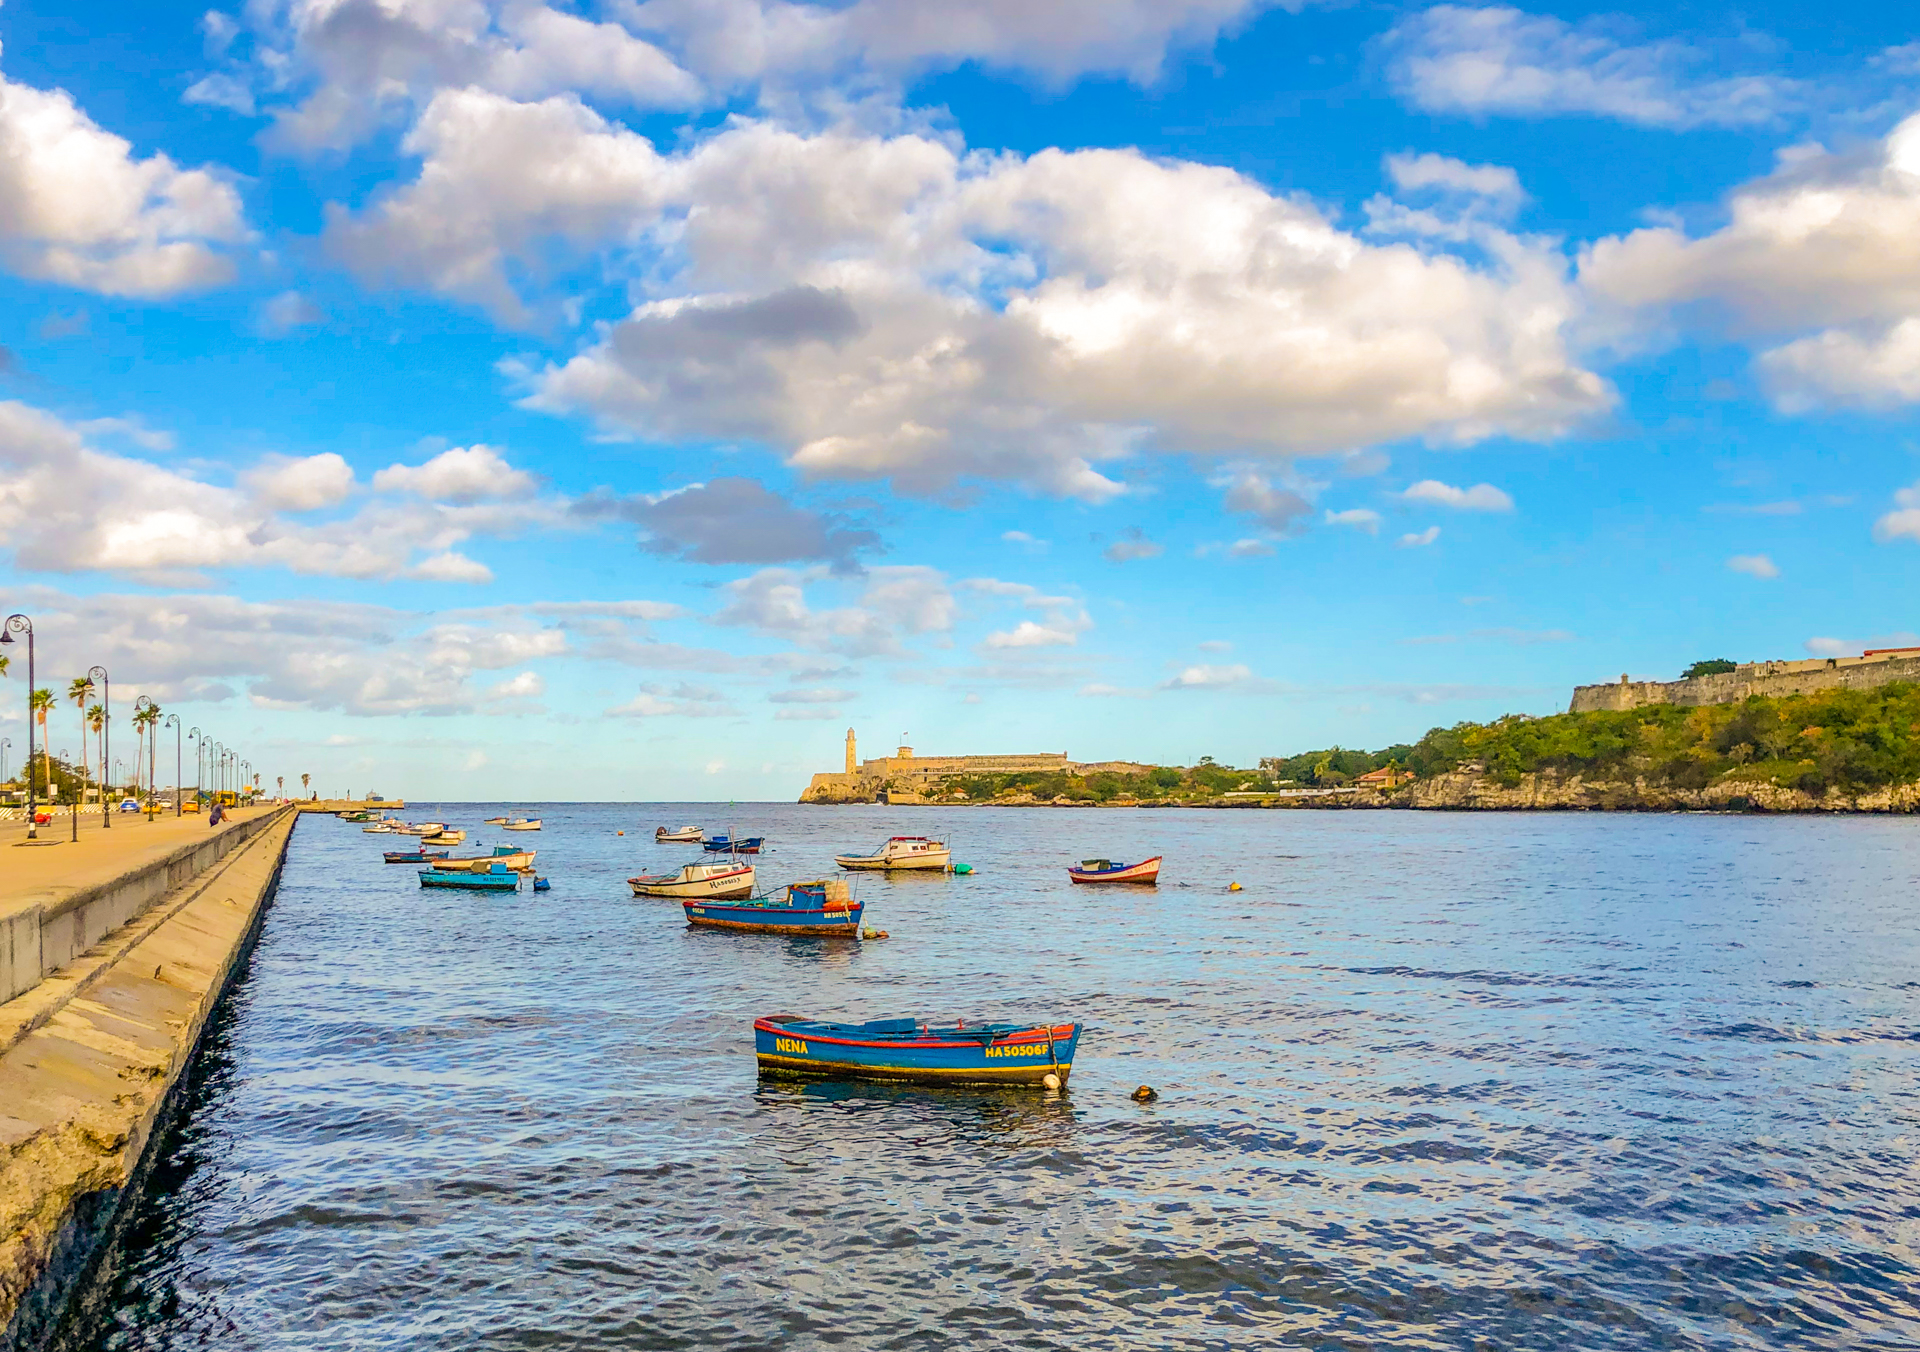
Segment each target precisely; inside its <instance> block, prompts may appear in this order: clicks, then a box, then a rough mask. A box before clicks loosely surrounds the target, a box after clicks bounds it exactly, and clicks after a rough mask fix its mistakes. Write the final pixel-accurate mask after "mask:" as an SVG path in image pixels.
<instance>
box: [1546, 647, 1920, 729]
mask: <svg viewBox="0 0 1920 1352" xmlns="http://www.w3.org/2000/svg"><path fill="white" fill-rule="evenodd" d="M1892 681H1920V655H1916V656H1913V657H1892V658H1866V659H1862V658H1845V657H1842V658H1814V659H1812V660H1810V661H1804V662H1745V663H1742V664H1741V665H1740V666H1738V667H1736V668H1735V669H1734V670H1732V671H1723V672H1720V673H1719V674H1717V675H1713V676H1696V677H1694V678H1693V679H1692V680H1690V681H1622V682H1619V683H1618V684H1612V685H1581V686H1575V687H1574V690H1573V702H1572V704H1570V705H1569V706H1568V712H1569V713H1576V714H1580V713H1594V712H1597V711H1599V710H1605V709H1611V710H1620V709H1639V708H1643V707H1644V706H1646V705H1649V704H1678V705H1681V706H1684V707H1688V708H1694V707H1698V706H1700V705H1704V704H1734V703H1738V702H1739V701H1740V700H1743V699H1746V698H1747V697H1748V696H1751V695H1766V696H1779V695H1811V694H1813V693H1815V692H1816V691H1820V690H1870V689H1872V688H1873V687H1875V686H1881V685H1886V684H1888V683H1889V682H1892Z"/></svg>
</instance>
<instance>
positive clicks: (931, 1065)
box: [753, 1014, 1080, 1085]
mask: <svg viewBox="0 0 1920 1352" xmlns="http://www.w3.org/2000/svg"><path fill="white" fill-rule="evenodd" d="M1079 1042H1080V1025H1079V1024H1077V1023H1057V1024H1018V1023H981V1024H974V1025H973V1026H971V1027H969V1026H967V1025H966V1024H954V1025H953V1026H952V1027H947V1028H933V1027H929V1026H927V1025H926V1024H923V1023H920V1022H918V1021H917V1020H914V1019H874V1020H871V1021H869V1022H867V1023H824V1022H816V1021H814V1020H811V1019H803V1018H801V1017H800V1016H799V1015H797V1014H770V1015H768V1016H767V1017H766V1018H764V1019H755V1020H754V1021H753V1050H754V1054H755V1055H756V1056H757V1057H758V1058H759V1060H760V1069H761V1070H763V1071H771V1072H776V1073H780V1074H789V1075H827V1076H835V1077H839V1078H853V1079H862V1080H917V1081H919V1082H921V1083H925V1084H1040V1083H1042V1081H1043V1080H1044V1079H1045V1077H1046V1076H1048V1075H1054V1076H1058V1077H1059V1082H1060V1084H1062V1085H1064V1084H1066V1082H1067V1075H1068V1074H1069V1073H1070V1072H1071V1071H1072V1069H1073V1053H1074V1048H1075V1047H1076V1046H1078V1045H1079Z"/></svg>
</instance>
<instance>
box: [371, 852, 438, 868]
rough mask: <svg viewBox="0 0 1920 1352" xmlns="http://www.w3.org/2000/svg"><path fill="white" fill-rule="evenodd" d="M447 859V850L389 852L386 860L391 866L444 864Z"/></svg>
mask: <svg viewBox="0 0 1920 1352" xmlns="http://www.w3.org/2000/svg"><path fill="white" fill-rule="evenodd" d="M446 857H447V852H446V851H445V850H439V851H433V850H388V851H387V853H386V860H387V862H388V863H389V864H437V865H438V864H443V862H444V861H445V859H446Z"/></svg>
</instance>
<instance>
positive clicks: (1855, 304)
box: [1580, 115, 1920, 411]
mask: <svg viewBox="0 0 1920 1352" xmlns="http://www.w3.org/2000/svg"><path fill="white" fill-rule="evenodd" d="M1727 216H1728V219H1727V222H1726V224H1725V225H1723V226H1722V227H1720V228H1719V229H1718V230H1715V231H1712V232H1710V233H1708V234H1705V235H1702V236H1700V237H1698V238H1691V237H1689V236H1688V235H1687V234H1686V233H1684V232H1683V231H1681V230H1679V229H1677V228H1675V227H1671V226H1656V227H1649V228H1647V229H1643V230H1635V231H1633V232H1631V233H1630V234H1627V235H1624V236H1615V237H1610V238H1607V239H1602V240H1599V241H1597V242H1595V243H1594V244H1593V245H1591V246H1590V247H1589V248H1587V249H1586V250H1585V251H1584V252H1583V255H1582V258H1581V263H1580V276H1581V280H1582V282H1583V283H1584V284H1585V286H1586V287H1587V289H1588V290H1589V291H1590V292H1591V293H1592V294H1593V295H1594V296H1595V297H1596V298H1598V299H1600V300H1601V301H1604V302H1607V303H1609V304H1611V305H1613V306H1616V307H1619V308H1620V309H1622V310H1623V311H1626V312H1628V313H1629V314H1634V315H1638V314H1640V313H1641V312H1652V313H1654V314H1656V315H1657V314H1659V313H1662V312H1666V311H1676V312H1677V313H1678V314H1679V316H1680V317H1681V318H1682V319H1684V320H1692V321H1695V322H1699V323H1702V324H1704V325H1706V326H1707V327H1708V328H1710V329H1711V330H1714V331H1724V332H1728V333H1731V334H1732V335H1734V336H1736V337H1740V338H1745V339H1749V340H1759V341H1761V342H1769V341H1777V340H1782V339H1784V340H1786V341H1783V342H1780V343H1779V345H1778V346H1775V347H1773V348H1771V349H1770V350H1767V351H1764V352H1763V353H1762V355H1761V357H1760V360H1759V366H1760V373H1761V376H1762V378H1763V379H1764V380H1765V382H1766V383H1767V385H1768V386H1769V388H1770V390H1771V392H1772V394H1773V397H1774V399H1775V401H1776V402H1777V403H1779V404H1780V405H1781V406H1782V407H1784V408H1787V409H1789V410H1796V411H1797V410H1805V409H1809V408H1813V407H1816V406H1821V405H1855V406H1865V407H1885V406H1890V405H1896V404H1903V403H1911V402H1913V401H1914V400H1916V399H1920V115H1916V116H1913V117H1909V118H1907V119H1906V120H1905V121H1903V122H1901V123H1900V124H1899V125H1898V126H1896V127H1895V128H1894V129H1893V130H1892V131H1891V132H1889V133H1888V134H1887V136H1886V137H1885V138H1884V139H1882V140H1881V141H1879V142H1877V143H1875V144H1872V145H1870V146H1868V147H1866V148H1864V149H1861V150H1858V151H1852V152H1848V153H1844V154H1842V153H1837V152H1831V151H1827V150H1824V149H1822V148H1820V147H1817V146H1803V147H1797V148H1795V149H1794V150H1792V151H1790V152H1785V153H1783V154H1782V155H1781V157H1780V160H1779V163H1778V165H1777V166H1776V168H1775V170H1774V172H1773V173H1771V174H1769V175H1767V176H1766V177H1764V178H1760V179H1756V180H1754V181H1752V182H1750V183H1746V184H1743V185H1741V186H1740V187H1739V188H1737V189H1736V190H1735V191H1734V192H1733V194H1732V197H1731V199H1730V200H1729V202H1728V210H1727Z"/></svg>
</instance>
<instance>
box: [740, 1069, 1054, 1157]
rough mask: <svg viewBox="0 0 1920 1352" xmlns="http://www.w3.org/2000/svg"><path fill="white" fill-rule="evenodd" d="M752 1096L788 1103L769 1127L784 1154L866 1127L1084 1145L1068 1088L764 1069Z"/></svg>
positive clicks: (771, 1104)
mask: <svg viewBox="0 0 1920 1352" xmlns="http://www.w3.org/2000/svg"><path fill="white" fill-rule="evenodd" d="M753 1097H754V1102H755V1103H756V1104H757V1105H759V1106H760V1107H761V1108H763V1109H767V1110H771V1111H780V1110H783V1109H784V1110H785V1111H784V1112H781V1116H780V1118H779V1121H778V1124H777V1126H776V1129H775V1131H774V1132H773V1133H772V1136H773V1138H774V1142H773V1143H774V1147H775V1148H776V1149H779V1150H780V1152H781V1153H783V1154H784V1153H785V1149H784V1147H786V1146H790V1145H792V1144H795V1143H798V1144H801V1145H803V1146H806V1147H808V1148H812V1147H814V1146H817V1145H819V1144H820V1143H821V1141H823V1140H833V1139H836V1138H839V1137H843V1136H845V1137H853V1136H858V1135H860V1134H861V1133H862V1132H863V1131H869V1130H870V1131H874V1132H878V1133H882V1134H884V1135H886V1136H887V1137H889V1138H890V1139H893V1140H895V1141H896V1142H897V1143H899V1144H909V1145H914V1146H922V1147H924V1146H927V1145H932V1144H935V1143H937V1142H941V1141H945V1142H948V1143H951V1144H954V1145H962V1144H964V1145H985V1146H989V1147H992V1148H995V1149H1006V1150H1017V1151H1022V1152H1027V1151H1034V1150H1064V1149H1070V1148H1076V1147H1078V1145H1079V1144H1080V1140H1079V1137H1080V1131H1081V1126H1082V1123H1081V1114H1080V1111H1079V1109H1077V1108H1075V1107H1074V1106H1073V1096H1072V1095H1071V1094H1068V1093H1065V1092H1053V1091H1048V1092H1045V1093H1039V1094H1036V1093H1034V1092H1033V1091H1032V1090H1031V1089H1016V1088H996V1087H994V1086H992V1085H938V1084H900V1083H893V1082H889V1081H885V1080H802V1079H795V1078H794V1077H792V1076H787V1075H762V1076H761V1077H760V1081H759V1085H758V1087H757V1088H756V1090H755V1091H754V1096H753ZM819 1114H824V1116H819ZM816 1131H817V1132H818V1135H819V1138H820V1139H819V1140H815V1139H812V1138H813V1136H814V1133H815V1132H816ZM781 1138H785V1139H784V1140H782V1139H781Z"/></svg>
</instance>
